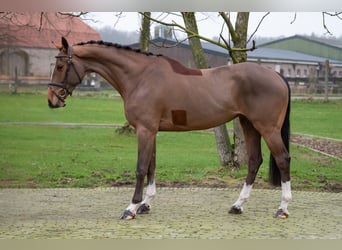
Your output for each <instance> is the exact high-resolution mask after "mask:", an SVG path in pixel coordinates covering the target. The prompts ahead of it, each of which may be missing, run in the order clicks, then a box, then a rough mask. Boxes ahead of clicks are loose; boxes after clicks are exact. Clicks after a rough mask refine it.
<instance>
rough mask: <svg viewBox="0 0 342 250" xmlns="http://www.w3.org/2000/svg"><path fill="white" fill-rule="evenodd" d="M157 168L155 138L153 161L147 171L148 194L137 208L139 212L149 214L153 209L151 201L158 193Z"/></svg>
mask: <svg viewBox="0 0 342 250" xmlns="http://www.w3.org/2000/svg"><path fill="white" fill-rule="evenodd" d="M155 169H156V140H154V145H153V153H152V158H151V162H150V164H149V166H148V172H147V183H148V186H147V190H146V196H145V199H144V200H143V202H142V203H141V205H140V207H139V208H138V210H137V214H147V213H149V212H150V209H151V201H152V199H153V198H154V197H155V195H156V181H155V175H154V173H155Z"/></svg>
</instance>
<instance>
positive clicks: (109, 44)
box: [75, 40, 162, 56]
mask: <svg viewBox="0 0 342 250" xmlns="http://www.w3.org/2000/svg"><path fill="white" fill-rule="evenodd" d="M86 44H98V45H104V46H108V47H114V48H117V49H124V50H128V51H133V52H136V53H140V54H144V55H146V56H162V55H155V54H153V53H151V52H144V51H141V50H140V49H133V48H131V47H129V46H126V45H121V44H117V43H112V42H105V41H102V40H99V41H95V40H90V41H88V42H80V43H77V44H75V45H81V46H82V45H86Z"/></svg>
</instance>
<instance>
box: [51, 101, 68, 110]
mask: <svg viewBox="0 0 342 250" xmlns="http://www.w3.org/2000/svg"><path fill="white" fill-rule="evenodd" d="M48 104H49V107H50V108H52V109H56V108H62V107H65V105H66V104H65V103H63V104H62V105H60V103H59V101H58V102H57V103H56V104H53V103H52V102H51V101H50V100H48Z"/></svg>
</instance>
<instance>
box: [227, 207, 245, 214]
mask: <svg viewBox="0 0 342 250" xmlns="http://www.w3.org/2000/svg"><path fill="white" fill-rule="evenodd" d="M228 213H230V214H242V207H237V206H232V207H231V208H230V210H229V212H228Z"/></svg>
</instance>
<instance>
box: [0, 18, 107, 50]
mask: <svg viewBox="0 0 342 250" xmlns="http://www.w3.org/2000/svg"><path fill="white" fill-rule="evenodd" d="M62 36H64V37H66V38H67V39H68V41H69V43H71V44H74V43H77V42H82V41H88V40H100V34H99V33H98V32H97V31H95V30H94V29H92V28H91V27H90V26H89V25H87V24H86V23H84V22H83V21H82V20H81V19H80V18H78V17H73V16H69V15H63V14H60V13H51V12H36V13H34V12H32V13H15V12H14V13H11V14H8V15H7V16H5V17H2V18H0V46H21V47H34V48H55V46H54V45H53V43H52V41H53V42H55V43H57V44H59V43H60V41H61V37H62Z"/></svg>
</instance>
